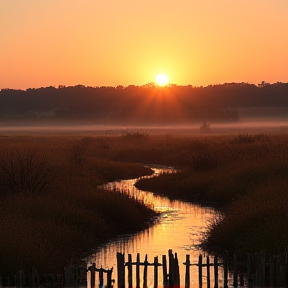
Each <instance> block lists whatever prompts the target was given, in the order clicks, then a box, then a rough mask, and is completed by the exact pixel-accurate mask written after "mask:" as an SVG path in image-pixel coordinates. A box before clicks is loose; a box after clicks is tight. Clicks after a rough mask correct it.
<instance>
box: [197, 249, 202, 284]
mask: <svg viewBox="0 0 288 288" xmlns="http://www.w3.org/2000/svg"><path fill="white" fill-rule="evenodd" d="M198 271H199V275H198V277H199V288H202V255H201V254H200V255H199V259H198Z"/></svg>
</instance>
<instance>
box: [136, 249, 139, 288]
mask: <svg viewBox="0 0 288 288" xmlns="http://www.w3.org/2000/svg"><path fill="white" fill-rule="evenodd" d="M136 288H140V254H139V253H137V258H136Z"/></svg>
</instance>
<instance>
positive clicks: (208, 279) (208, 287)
mask: <svg viewBox="0 0 288 288" xmlns="http://www.w3.org/2000/svg"><path fill="white" fill-rule="evenodd" d="M206 265H207V288H210V259H209V256H207V257H206Z"/></svg>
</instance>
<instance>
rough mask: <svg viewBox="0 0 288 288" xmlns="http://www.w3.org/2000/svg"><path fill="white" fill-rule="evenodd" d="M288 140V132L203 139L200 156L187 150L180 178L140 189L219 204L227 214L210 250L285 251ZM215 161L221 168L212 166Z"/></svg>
mask: <svg viewBox="0 0 288 288" xmlns="http://www.w3.org/2000/svg"><path fill="white" fill-rule="evenodd" d="M207 139H209V142H208V143H207ZM239 139H240V140H239ZM251 139H252V140H251ZM287 140H288V139H287V134H284V135H283V134H282V135H262V134H261V135H258V134H257V135H246V134H245V136H243V135H240V136H239V135H236V136H234V137H232V136H226V137H223V136H222V137H215V136H211V137H210V138H206V139H204V138H202V139H200V141H202V142H203V144H202V145H199V144H198V147H200V152H199V149H195V151H193V150H188V149H186V158H188V159H190V161H187V163H188V164H186V165H185V166H182V167H183V168H182V169H179V171H178V172H177V173H176V174H165V175H159V177H157V178H154V179H140V180H139V181H138V182H137V183H136V185H137V187H138V188H140V189H145V190H151V191H154V192H157V193H162V194H163V193H165V194H167V195H168V196H170V197H172V198H182V199H186V200H191V199H192V201H195V200H196V201H198V202H199V201H202V202H206V203H210V204H211V203H214V204H213V205H215V207H217V208H219V209H220V211H221V213H222V216H221V217H217V219H215V221H214V222H212V223H211V225H210V229H208V232H207V234H206V235H205V237H204V239H203V247H205V249H207V250H210V251H213V250H214V251H219V250H221V251H223V250H227V249H229V250H231V251H235V250H239V251H240V252H243V253H245V252H253V251H259V250H265V251H266V252H267V253H281V252H282V251H284V250H285V248H286V246H287V243H288V229H287V228H286V227H288V216H287V215H288V214H287V204H288V203H287V199H288V194H287V191H288V189H287V188H288V185H287V179H288V142H287ZM186 147H188V145H187V146H186ZM201 150H202V151H201ZM191 159H192V163H191ZM214 159H217V161H216V163H217V165H214V164H213V165H211V163H214ZM193 161H194V162H193Z"/></svg>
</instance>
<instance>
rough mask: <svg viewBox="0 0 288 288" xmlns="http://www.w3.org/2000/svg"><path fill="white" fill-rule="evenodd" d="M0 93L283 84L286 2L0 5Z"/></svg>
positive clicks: (286, 78) (27, 0)
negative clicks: (164, 83) (165, 80)
mask: <svg viewBox="0 0 288 288" xmlns="http://www.w3.org/2000/svg"><path fill="white" fill-rule="evenodd" d="M0 32H1V33H0V35H1V37H0V89H1V88H15V89H18V88H20V89H26V88H28V87H41V86H43V87H46V86H51V85H52V86H58V85H59V84H63V85H77V84H83V85H87V86H88V85H89V86H117V85H119V84H122V85H124V86H127V85H129V84H134V85H143V84H146V83H149V82H152V81H154V78H155V76H156V74H157V73H160V72H164V73H166V74H167V75H168V76H169V78H170V82H171V83H176V84H179V85H186V84H192V85H196V86H199V85H204V86H206V85H209V84H216V83H224V82H249V83H260V82H261V81H262V80H264V81H266V82H270V83H274V82H277V81H281V82H288V1H287V0H201V1H200V0H177V1H176V0H121V1H120V0H1V1H0Z"/></svg>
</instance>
